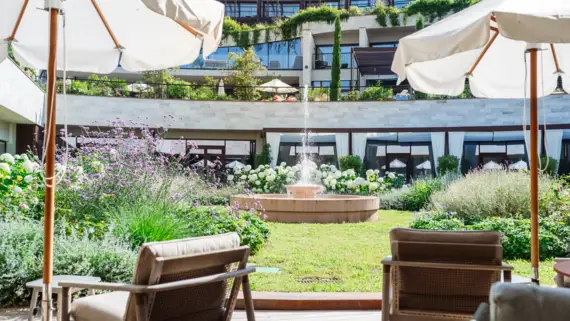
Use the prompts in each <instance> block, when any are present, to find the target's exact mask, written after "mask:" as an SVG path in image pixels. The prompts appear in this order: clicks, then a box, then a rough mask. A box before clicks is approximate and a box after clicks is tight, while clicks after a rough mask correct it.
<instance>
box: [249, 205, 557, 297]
mask: <svg viewBox="0 0 570 321" xmlns="http://www.w3.org/2000/svg"><path fill="white" fill-rule="evenodd" d="M379 214H380V215H379V220H378V221H377V222H374V223H359V224H283V223H269V225H270V228H271V233H272V234H271V240H270V241H269V242H268V243H267V244H266V245H265V247H264V248H263V249H262V250H261V251H260V253H258V254H257V255H255V256H253V257H251V258H250V262H252V263H255V264H256V265H257V266H258V267H270V268H279V269H280V272H279V273H267V272H264V271H263V269H261V270H260V271H259V272H257V273H255V274H253V275H252V278H251V279H252V287H253V289H254V290H255V291H277V292H380V291H381V287H382V285H381V284H382V273H381V271H382V267H381V265H380V261H381V260H382V259H383V258H384V257H386V256H387V255H390V247H389V243H388V232H389V231H390V230H391V229H392V228H394V227H407V226H408V224H409V222H410V221H411V219H412V217H413V213H410V212H398V211H380V212H379ZM510 263H512V264H513V265H514V266H515V269H516V270H515V274H519V275H523V276H529V275H530V263H529V262H528V261H515V262H510ZM552 266H553V263H552V262H543V264H542V268H541V273H542V274H541V280H542V282H543V283H544V284H552V276H553V271H552Z"/></svg>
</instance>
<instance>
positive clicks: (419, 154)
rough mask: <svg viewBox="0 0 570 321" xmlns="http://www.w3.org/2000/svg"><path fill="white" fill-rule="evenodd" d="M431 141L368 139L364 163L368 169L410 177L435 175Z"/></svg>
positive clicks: (383, 173)
mask: <svg viewBox="0 0 570 321" xmlns="http://www.w3.org/2000/svg"><path fill="white" fill-rule="evenodd" d="M432 154H433V153H432V150H431V143H430V142H425V143H424V142H421V143H418V142H412V143H394V142H391V141H385V142H382V141H379V140H376V139H374V140H372V139H371V140H368V143H367V145H366V155H365V157H364V164H365V166H366V168H368V169H378V170H380V175H385V174H386V171H389V172H395V173H399V174H402V175H404V176H405V177H407V178H408V179H411V178H414V177H421V176H433V175H434V171H433V169H432V164H433V159H432V156H433V155H432Z"/></svg>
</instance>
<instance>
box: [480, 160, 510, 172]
mask: <svg viewBox="0 0 570 321" xmlns="http://www.w3.org/2000/svg"><path fill="white" fill-rule="evenodd" d="M483 169H484V170H496V169H505V168H504V167H503V166H502V165H501V164H498V163H495V162H494V161H488V162H487V163H485V164H484V165H483Z"/></svg>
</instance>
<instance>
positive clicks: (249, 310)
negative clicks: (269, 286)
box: [242, 275, 255, 321]
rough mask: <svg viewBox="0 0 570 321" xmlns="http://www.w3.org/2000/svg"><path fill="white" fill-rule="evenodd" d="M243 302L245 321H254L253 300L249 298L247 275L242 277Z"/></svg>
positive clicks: (249, 289) (249, 290)
mask: <svg viewBox="0 0 570 321" xmlns="http://www.w3.org/2000/svg"><path fill="white" fill-rule="evenodd" d="M242 283H243V284H242V285H243V288H242V290H243V300H244V301H245V312H246V315H247V321H255V309H254V307H253V298H252V296H251V286H250V285H249V275H246V276H244V277H243V280H242Z"/></svg>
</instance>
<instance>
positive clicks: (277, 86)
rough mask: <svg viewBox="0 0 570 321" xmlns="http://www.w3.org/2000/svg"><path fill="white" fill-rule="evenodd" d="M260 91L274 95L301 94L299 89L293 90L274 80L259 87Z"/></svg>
mask: <svg viewBox="0 0 570 321" xmlns="http://www.w3.org/2000/svg"><path fill="white" fill-rule="evenodd" d="M258 90H259V91H263V92H266V93H274V94H294V93H296V92H299V90H298V89H297V88H293V87H291V86H290V85H288V84H286V83H284V82H282V81H281V80H279V79H273V80H272V81H270V82H267V83H265V84H262V85H259V88H258Z"/></svg>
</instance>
